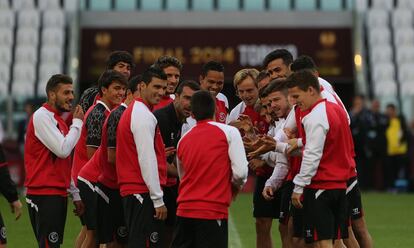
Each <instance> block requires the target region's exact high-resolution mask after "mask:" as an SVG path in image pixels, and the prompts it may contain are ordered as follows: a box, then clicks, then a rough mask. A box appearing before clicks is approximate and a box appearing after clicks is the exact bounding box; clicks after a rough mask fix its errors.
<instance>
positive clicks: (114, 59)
mask: <svg viewBox="0 0 414 248" xmlns="http://www.w3.org/2000/svg"><path fill="white" fill-rule="evenodd" d="M119 62H124V63H127V64H129V65H130V66H131V67H132V68H134V63H133V59H132V55H131V54H130V53H129V52H127V51H113V52H112V53H111V54H109V57H108V61H107V62H106V69H110V70H112V69H114V67H115V66H116V64H118V63H119Z"/></svg>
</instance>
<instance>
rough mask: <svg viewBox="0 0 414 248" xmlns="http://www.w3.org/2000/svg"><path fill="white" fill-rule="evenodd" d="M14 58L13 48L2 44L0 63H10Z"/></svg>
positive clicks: (0, 47)
mask: <svg viewBox="0 0 414 248" xmlns="http://www.w3.org/2000/svg"><path fill="white" fill-rule="evenodd" d="M11 59H12V50H11V47H10V46H0V64H5V65H7V66H9V65H10V63H11V61H12V60H11Z"/></svg>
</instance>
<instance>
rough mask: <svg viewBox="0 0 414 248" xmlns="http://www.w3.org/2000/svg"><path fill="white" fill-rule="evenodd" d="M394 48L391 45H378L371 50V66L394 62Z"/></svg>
mask: <svg viewBox="0 0 414 248" xmlns="http://www.w3.org/2000/svg"><path fill="white" fill-rule="evenodd" d="M392 54H393V51H392V48H391V46H390V45H377V46H371V48H370V61H371V64H374V63H382V62H390V61H392V59H393V58H392Z"/></svg>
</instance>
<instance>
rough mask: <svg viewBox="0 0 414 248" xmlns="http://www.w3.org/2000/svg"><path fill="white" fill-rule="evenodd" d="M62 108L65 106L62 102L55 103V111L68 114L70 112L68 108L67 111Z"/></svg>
mask: <svg viewBox="0 0 414 248" xmlns="http://www.w3.org/2000/svg"><path fill="white" fill-rule="evenodd" d="M64 106H65V102H63V103H60V102H57V103H56V109H57V110H58V111H59V112H70V111H71V109H70V108H69V109H66V108H65V107H64Z"/></svg>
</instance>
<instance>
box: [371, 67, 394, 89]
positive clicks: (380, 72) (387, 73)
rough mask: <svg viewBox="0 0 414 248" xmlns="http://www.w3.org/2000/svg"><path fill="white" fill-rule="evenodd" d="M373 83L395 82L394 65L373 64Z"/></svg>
mask: <svg viewBox="0 0 414 248" xmlns="http://www.w3.org/2000/svg"><path fill="white" fill-rule="evenodd" d="M371 69H372V74H371V75H372V81H373V82H374V84H378V83H384V82H395V71H394V63H392V62H387V63H385V62H384V63H374V64H372V67H371Z"/></svg>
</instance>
